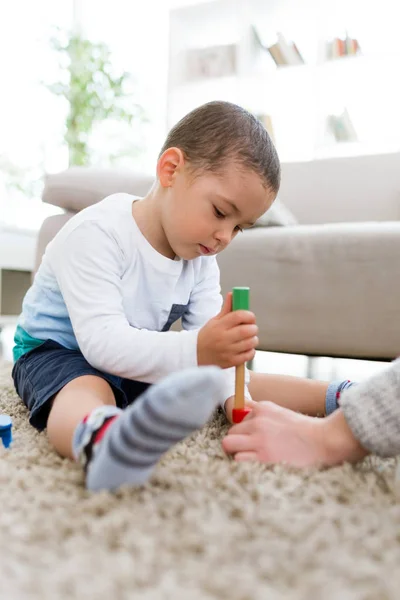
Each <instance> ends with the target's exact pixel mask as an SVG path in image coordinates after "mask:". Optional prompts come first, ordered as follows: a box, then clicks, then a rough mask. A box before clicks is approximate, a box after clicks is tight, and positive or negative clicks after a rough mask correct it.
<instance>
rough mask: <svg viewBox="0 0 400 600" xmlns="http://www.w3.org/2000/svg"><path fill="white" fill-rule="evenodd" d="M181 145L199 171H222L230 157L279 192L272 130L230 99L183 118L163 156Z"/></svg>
mask: <svg viewBox="0 0 400 600" xmlns="http://www.w3.org/2000/svg"><path fill="white" fill-rule="evenodd" d="M172 147H176V148H180V149H181V150H182V152H183V154H184V156H185V159H186V160H187V161H188V163H189V168H190V169H191V170H193V171H194V172H195V173H196V172H197V171H202V170H204V171H212V172H214V173H215V172H219V171H222V170H223V168H224V167H225V166H226V164H227V162H228V161H229V160H233V161H234V162H236V164H237V165H238V167H244V168H246V169H251V170H252V171H254V172H256V173H257V174H258V175H260V177H261V178H262V179H263V180H264V182H265V185H266V187H268V188H269V189H271V190H272V191H273V192H275V193H277V192H278V190H279V185H280V176H281V169H280V163H279V158H278V154H277V152H276V150H275V147H274V144H273V143H272V140H271V138H270V136H269V135H268V132H267V131H266V129H265V128H264V126H263V125H262V124H261V122H260V121H259V120H258V119H256V117H254V116H253V115H252V114H251V113H249V112H248V111H247V110H245V109H244V108H241V107H240V106H237V105H236V104H232V103H230V102H219V101H215V102H208V103H207V104H203V105H202V106H199V107H198V108H195V109H194V110H192V111H191V112H190V113H188V114H187V115H186V116H185V117H183V118H182V119H181V120H180V121H179V122H178V123H177V124H176V125H174V127H172V129H171V131H170V132H169V134H168V136H167V139H166V140H165V142H164V145H163V147H162V148H161V151H160V155H159V156H161V154H162V153H163V152H165V150H167V148H172Z"/></svg>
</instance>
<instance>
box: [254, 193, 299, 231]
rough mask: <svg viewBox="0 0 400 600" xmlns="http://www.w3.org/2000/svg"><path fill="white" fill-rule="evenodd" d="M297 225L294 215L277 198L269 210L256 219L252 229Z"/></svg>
mask: <svg viewBox="0 0 400 600" xmlns="http://www.w3.org/2000/svg"><path fill="white" fill-rule="evenodd" d="M297 223H298V221H297V219H296V217H295V216H294V214H293V213H292V212H291V211H290V210H289V209H288V208H287V207H286V206H285V205H284V204H283V202H281V200H279V198H277V199H276V200H275V202H274V203H273V205H272V206H271V208H270V209H269V210H267V212H265V213H264V214H263V215H262V216H261V217H260V218H259V219H257V221H256V222H255V224H254V227H284V226H286V225H296V224H297Z"/></svg>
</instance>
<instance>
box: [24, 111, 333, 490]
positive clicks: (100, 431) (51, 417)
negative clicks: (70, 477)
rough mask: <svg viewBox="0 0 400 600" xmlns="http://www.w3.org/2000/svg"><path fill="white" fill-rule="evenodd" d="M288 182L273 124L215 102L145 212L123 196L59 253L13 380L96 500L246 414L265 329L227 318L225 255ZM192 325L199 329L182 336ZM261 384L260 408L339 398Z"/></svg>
mask: <svg viewBox="0 0 400 600" xmlns="http://www.w3.org/2000/svg"><path fill="white" fill-rule="evenodd" d="M279 183H280V165H279V160H278V156H277V154H276V151H275V148H274V146H273V144H272V142H271V140H270V138H269V136H268V134H267V132H266V130H265V129H264V128H263V126H262V125H261V124H260V123H259V122H258V121H257V120H256V119H255V118H254V117H253V116H252V115H250V114H249V113H248V112H247V111H245V110H244V109H242V108H240V107H238V106H236V105H234V104H230V103H227V102H211V103H208V104H206V105H203V106H201V107H199V108H197V109H195V110H194V111H192V112H191V113H189V114H188V115H187V116H186V117H184V118H183V119H182V120H181V121H180V122H179V123H177V124H176V125H175V127H174V128H173V129H172V130H171V131H170V133H169V135H168V137H167V139H166V141H165V143H164V146H163V148H162V149H161V152H160V155H159V158H158V162H157V181H156V183H155V184H154V186H153V188H152V189H151V190H150V192H149V193H148V194H147V196H146V197H145V198H143V199H138V198H134V197H132V196H129V195H128V194H114V195H112V196H109V197H108V198H105V199H104V200H103V201H101V202H99V203H98V204H96V205H95V206H91V207H89V208H87V209H85V210H83V211H81V212H80V213H79V214H77V215H75V216H74V217H73V218H72V219H71V220H70V221H69V222H68V223H67V224H66V225H65V226H64V227H63V229H62V230H61V231H60V232H59V233H58V234H57V236H56V237H55V238H54V240H53V241H52V242H51V243H50V244H49V245H48V247H47V249H46V252H45V255H44V257H43V260H42V264H41V266H40V268H39V270H38V272H37V274H36V277H35V280H34V282H33V285H32V287H31V288H30V290H29V291H28V292H27V294H26V297H25V299H24V302H23V309H22V314H21V317H20V320H19V324H18V327H17V330H16V334H15V347H14V359H15V364H14V368H13V378H14V383H15V387H16V390H17V392H18V394H19V395H20V397H21V398H22V399H23V401H24V403H25V404H26V406H27V407H28V409H29V411H30V422H31V424H32V425H33V426H34V427H36V428H37V429H39V430H42V429H44V428H45V427H47V433H48V437H49V440H50V442H51V443H52V445H53V446H54V448H55V449H56V450H57V452H59V453H60V454H61V455H62V456H65V457H69V458H75V459H76V460H79V461H80V462H81V463H82V465H83V467H84V470H85V473H86V485H87V487H88V488H89V489H91V490H98V489H102V488H107V489H115V488H117V487H119V486H120V485H122V484H124V483H129V484H136V485H138V484H141V483H143V482H144V481H146V480H147V479H148V477H149V476H150V473H151V471H152V469H153V468H154V465H155V464H156V462H157V461H158V459H159V457H160V455H161V454H162V453H164V452H165V451H166V450H168V448H169V447H170V446H171V445H172V444H174V443H175V442H177V441H179V440H181V439H182V438H183V437H185V436H186V435H188V434H189V433H191V431H193V429H196V428H198V427H200V426H202V425H203V424H204V423H205V422H206V420H207V419H208V418H209V416H210V415H211V413H212V411H213V409H214V408H215V406H216V405H217V404H222V405H225V408H226V410H227V414H228V416H229V415H230V411H231V409H232V397H233V394H234V369H233V367H235V366H236V365H239V364H242V363H243V362H245V361H248V360H250V359H251V358H253V356H254V353H255V347H256V346H257V343H258V339H257V326H256V324H255V316H254V314H253V313H251V312H250V311H235V312H231V304H230V303H231V298H230V295H228V297H227V299H226V301H225V304H224V306H223V307H222V309H221V296H220V286H219V271H218V267H217V263H216V259H215V255H216V254H217V253H218V252H220V251H222V250H223V249H224V248H225V247H226V246H227V245H228V244H229V243H230V242H231V241H232V239H233V238H234V237H235V236H236V235H237V234H238V233H239V232H240V231H241V230H242V229H244V228H247V227H251V226H252V225H253V224H254V223H255V221H256V220H257V219H258V218H259V217H260V216H261V215H262V214H263V213H264V212H265V211H266V210H268V208H269V207H270V206H271V204H272V203H273V201H274V199H275V197H276V195H277V192H278V188H279ZM179 317H182V322H183V326H184V331H182V332H170V331H169V328H170V326H171V325H172V323H173V322H174V321H176V320H177V319H179ZM210 365H214V366H210ZM198 367H201V368H198ZM217 367H219V368H217ZM185 369H189V370H188V371H187V370H185ZM190 369H191V370H190ZM169 374H170V376H169V377H167V376H168V375H169ZM160 381H161V383H159V384H158V385H154V386H151V387H150V388H149V384H154V383H157V382H160ZM247 382H248V383H249V388H248V389H246V397H247V398H248V402H251V398H253V399H254V400H265V399H268V398H270V399H273V400H274V401H276V402H278V403H280V404H283V405H284V406H287V407H289V408H296V409H297V410H301V411H303V412H309V413H310V414H315V413H316V412H317V411H318V410H319V409H320V406H321V404H323V403H324V399H325V393H326V390H327V384H324V383H319V382H313V381H307V380H297V379H295V378H293V379H292V378H284V377H283V378H282V377H274V376H266V375H262V374H252V376H251V379H250V377H249V375H248V376H247ZM148 388H149V389H148ZM293 399H295V400H293ZM294 402H295V405H294ZM123 409H125V410H123Z"/></svg>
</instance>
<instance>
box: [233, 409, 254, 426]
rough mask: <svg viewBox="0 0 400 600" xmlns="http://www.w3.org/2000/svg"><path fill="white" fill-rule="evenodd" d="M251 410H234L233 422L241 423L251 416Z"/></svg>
mask: <svg viewBox="0 0 400 600" xmlns="http://www.w3.org/2000/svg"><path fill="white" fill-rule="evenodd" d="M250 411H251V408H234V409H233V410H232V421H233V422H234V423H241V422H242V421H243V419H244V418H245V416H246V415H248V414H249V412H250Z"/></svg>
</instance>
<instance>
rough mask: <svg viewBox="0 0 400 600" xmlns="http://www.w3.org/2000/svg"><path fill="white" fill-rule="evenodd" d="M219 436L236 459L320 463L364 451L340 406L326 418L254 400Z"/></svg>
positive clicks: (334, 462) (355, 456) (298, 464)
mask: <svg viewBox="0 0 400 600" xmlns="http://www.w3.org/2000/svg"><path fill="white" fill-rule="evenodd" d="M256 404H257V405H256V406H254V407H252V411H251V413H250V414H249V415H247V417H246V418H245V419H244V420H243V421H242V422H241V423H239V424H237V425H234V426H233V427H232V428H231V429H230V430H229V433H228V435H227V436H226V437H225V438H224V439H223V440H222V447H223V449H224V450H225V452H226V453H228V454H234V455H235V460H237V461H259V462H263V463H285V464H289V465H293V466H295V467H313V466H316V467H320V466H332V465H337V464H340V463H342V462H344V461H349V462H355V461H357V460H360V459H361V458H363V457H364V456H366V454H367V452H366V450H365V449H364V448H362V446H361V445H360V444H359V442H358V441H357V440H356V439H355V437H354V436H353V434H352V432H351V430H350V428H349V426H348V425H347V423H346V420H345V418H344V416H343V413H342V411H341V410H338V411H336V412H335V413H334V414H332V415H331V416H330V417H328V418H326V419H318V418H316V417H307V416H304V415H301V414H299V413H296V412H294V411H291V410H289V409H287V408H282V407H280V406H278V405H276V404H273V403H272V402H257V403H256Z"/></svg>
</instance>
